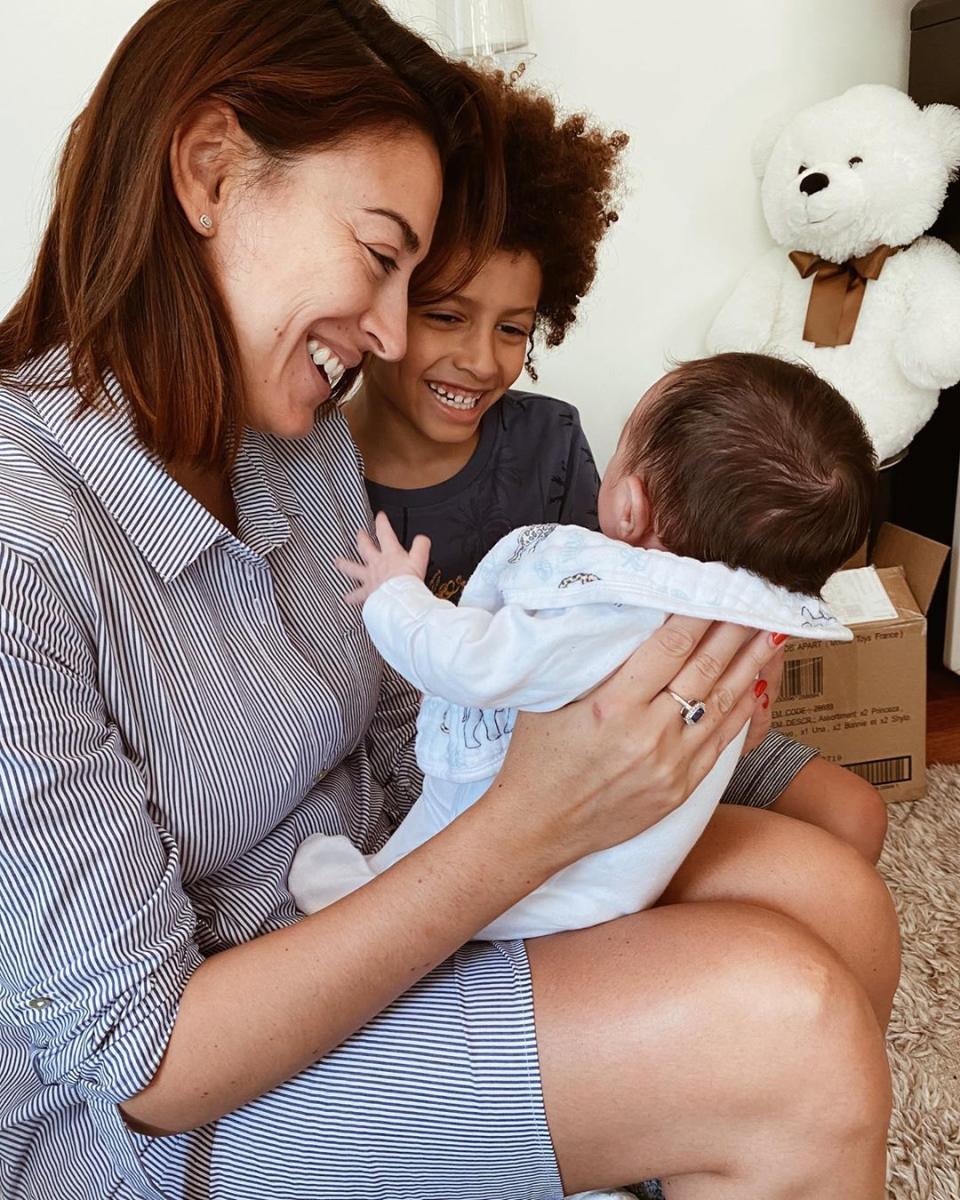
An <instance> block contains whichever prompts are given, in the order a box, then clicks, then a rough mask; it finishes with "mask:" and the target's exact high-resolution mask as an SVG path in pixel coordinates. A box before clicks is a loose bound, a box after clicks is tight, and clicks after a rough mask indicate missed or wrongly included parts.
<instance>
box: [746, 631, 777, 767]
mask: <svg viewBox="0 0 960 1200" xmlns="http://www.w3.org/2000/svg"><path fill="white" fill-rule="evenodd" d="M776 636H778V637H780V638H781V640H782V635H781V634H778V635H776ZM782 678H783V647H782V646H781V647H780V648H779V649H778V650H777V651H776V653H775V654H774V656H773V658H771V659H770V661H769V662H768V663H767V665H766V666H765V667H764V668H763V670H762V671H761V672H760V678H759V679H758V680H757V682H756V685H755V687H754V692H755V693H756V696H757V700H758V701H759V703H758V704H757V705H756V707H755V708H754V710H753V716H752V717H751V719H750V728H749V729H748V730H747V740H746V741H745V742H744V743H743V750H742V751H741V753H742V754H749V753H750V751H751V750H756V748H757V747H758V746H759V745H760V743H761V742H762V741H763V739H764V738H765V737H766V736H767V734H768V733H769V732H770V721H771V716H770V714H771V712H772V710H773V706H774V705H775V704H776V702H777V697H778V696H779V695H780V681H781V679H782Z"/></svg>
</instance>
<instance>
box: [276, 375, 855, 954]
mask: <svg viewBox="0 0 960 1200" xmlns="http://www.w3.org/2000/svg"><path fill="white" fill-rule="evenodd" d="M874 483H875V463H874V456H873V449H872V446H871V444H870V441H869V439H868V437H867V435H866V433H865V432H864V429H863V427H862V425H861V423H860V421H859V419H858V418H857V416H856V415H855V413H854V412H853V410H852V409H851V408H850V406H849V405H848V404H847V403H846V401H845V400H844V399H843V398H842V397H841V396H840V395H839V393H837V392H836V391H835V390H834V389H833V388H832V387H830V386H829V385H828V384H826V383H824V382H823V381H822V380H820V379H819V378H818V377H817V376H816V375H814V374H813V373H812V372H810V371H808V370H806V369H805V368H802V367H800V366H795V365H792V364H789V363H785V362H781V361H780V360H777V359H772V358H767V357H764V356H761V355H750V354H725V355H720V356H718V357H716V358H712V359H701V360H699V361H697V362H692V363H687V364H685V365H684V366H681V367H678V368H677V369H676V370H674V371H672V372H671V373H670V374H668V375H667V376H665V377H664V379H662V380H661V381H660V382H659V383H657V384H656V385H655V386H654V387H653V388H651V389H650V391H649V392H648V393H647V394H646V395H645V396H644V397H643V399H642V400H641V401H640V403H639V405H638V406H637V408H636V409H635V411H634V413H633V415H632V416H631V418H630V420H629V421H628V423H627V425H626V427H625V429H624V431H623V433H622V434H621V438H620V442H619V445H618V447H617V451H616V453H615V455H614V457H613V459H612V461H611V463H610V466H609V467H608V469H607V472H606V474H605V476H604V480H603V484H602V486H601V488H600V495H599V506H598V511H599V521H600V528H601V530H602V532H601V533H595V532H592V531H589V530H585V529H582V528H580V527H577V526H569V527H563V526H555V525H544V524H541V525H534V526H527V527H524V528H522V529H520V530H517V531H515V532H513V533H511V534H509V535H507V536H506V537H505V538H503V539H502V540H501V541H500V542H499V543H498V544H497V546H495V547H494V549H493V550H492V551H491V552H490V553H489V554H488V555H486V556H485V557H484V559H483V560H482V561H481V563H480V564H479V566H478V567H477V570H476V572H475V573H474V575H473V576H471V579H470V581H469V583H468V585H467V587H466V589H465V591H464V595H463V599H462V602H461V605H460V607H459V608H457V607H455V606H454V605H452V604H451V603H450V602H449V601H446V600H442V599H439V598H437V597H436V596H434V595H433V594H432V593H431V592H430V590H429V589H428V588H427V587H426V586H425V585H424V583H423V582H422V580H423V576H424V573H425V570H426V565H427V558H428V554H429V546H428V544H427V542H426V539H419V540H417V541H415V542H414V544H413V546H412V548H411V550H410V552H409V553H408V552H407V551H405V550H404V549H403V547H402V546H401V544H400V543H399V542H398V541H397V539H396V537H395V536H394V535H393V533H392V530H391V529H390V525H389V522H388V521H387V520H386V518H385V517H384V516H383V515H382V514H381V515H380V516H379V517H378V518H377V532H378V535H379V537H380V547H379V548H377V547H376V546H374V544H373V543H372V541H371V539H370V538H369V536H368V535H366V534H365V533H361V534H360V535H359V538H358V549H359V552H360V556H361V558H362V560H363V561H362V563H360V564H358V563H354V562H340V563H339V564H338V565H339V566H340V568H341V570H343V572H344V573H345V574H346V575H348V576H349V577H350V578H351V579H353V580H355V581H356V583H357V585H358V586H357V587H356V588H355V590H354V591H353V592H352V593H351V594H350V596H349V597H348V599H352V600H354V601H356V602H360V601H363V602H364V622H365V624H366V626H367V629H368V632H369V633H370V636H371V638H372V639H373V641H374V644H375V645H376V646H377V648H378V649H379V650H380V652H381V653H382V654H383V656H384V658H385V659H386V660H387V661H388V662H389V663H390V664H391V665H392V666H393V667H394V668H395V669H396V670H398V671H399V672H400V673H401V674H403V675H404V676H405V677H406V678H407V679H409V680H410V682H411V683H413V684H414V685H415V686H416V687H418V688H419V689H420V690H421V691H422V692H423V693H424V695H425V699H424V702H423V705H422V707H421V710H420V717H419V720H418V725H417V729H418V734H417V758H418V761H419V764H420V766H421V769H422V770H423V771H424V775H425V780H424V790H423V794H422V795H421V797H420V799H419V800H418V801H417V802H416V803H415V804H414V806H413V808H412V809H411V811H410V813H409V815H408V816H407V818H406V819H405V820H404V822H403V823H402V824H401V826H400V828H399V830H398V831H397V833H396V834H394V836H393V837H392V838H391V839H390V840H389V841H388V842H387V844H386V846H385V847H384V848H383V849H382V850H381V851H379V853H377V854H375V855H373V856H371V857H369V858H364V857H363V856H362V855H361V854H360V853H359V852H358V851H357V850H356V849H355V848H354V847H353V845H352V844H351V843H350V842H349V841H348V840H347V839H346V838H327V837H323V836H317V837H314V838H311V839H308V841H306V842H304V843H303V845H302V846H301V848H300V850H299V851H298V853H297V855H296V857H295V859H294V863H293V868H292V870H291V873H290V888H291V892H292V893H293V896H294V898H295V899H296V901H297V903H298V905H299V906H300V908H301V909H303V910H304V911H305V912H313V911H316V910H317V909H318V908H322V907H324V906H326V905H327V904H330V903H332V902H333V901H334V900H337V899H339V898H340V897H341V896H342V895H344V894H346V893H347V892H349V891H352V890H354V889H355V888H356V887H358V886H361V884H362V883H364V882H366V881H367V880H369V879H370V878H372V877H373V875H375V874H377V873H379V872H380V871H383V870H385V869H387V868H388V867H389V866H391V865H392V864H393V863H394V862H396V861H397V860H398V859H399V858H402V857H403V856H404V855H405V854H407V853H409V852H410V851H411V850H412V849H414V848H415V847H416V846H418V845H420V844H422V843H423V842H424V841H426V840H427V839H428V838H430V837H432V836H433V835H434V834H435V833H437V832H438V831H439V830H440V829H441V828H443V827H444V826H445V825H446V824H448V823H449V822H450V821H452V820H453V819H455V817H456V816H458V815H459V814H460V813H461V812H463V811H464V810H465V809H466V808H467V807H469V805H470V804H472V803H473V802H474V801H475V800H476V799H477V798H478V797H479V796H480V795H482V794H483V792H485V791H486V790H487V789H488V788H489V786H490V784H491V783H492V781H493V779H494V777H495V776H496V774H497V771H498V770H499V767H500V765H501V764H502V762H503V759H504V757H505V756H506V749H507V746H508V744H509V740H510V735H511V732H512V729H513V725H514V721H515V718H516V711H517V710H518V709H526V710H530V711H548V710H550V709H554V708H558V707H560V706H561V705H563V704H566V703H568V702H569V701H571V700H573V699H576V698H577V697H579V696H582V695H584V694H586V693H587V692H589V691H590V690H592V688H594V687H596V686H597V685H598V684H599V683H600V682H601V681H602V680H603V679H605V678H606V677H607V676H608V675H610V674H611V673H612V672H613V671H614V670H616V668H617V667H618V666H620V665H621V664H622V663H623V662H624V661H625V660H626V658H628V657H629V655H630V654H631V653H633V651H634V650H635V649H636V648H637V646H638V645H639V644H640V643H641V642H642V641H644V640H645V639H646V638H647V637H649V636H650V634H651V633H652V632H653V631H654V630H655V629H656V628H658V627H659V625H660V624H661V623H662V622H663V620H665V618H666V616H667V615H668V614H670V613H682V614H686V615H691V616H699V617H709V618H712V619H717V620H727V621H734V622H737V623H739V624H742V625H746V626H749V627H751V628H758V629H768V630H771V631H779V632H778V636H783V635H784V634H788V633H789V634H796V635H799V636H804V635H807V636H810V635H813V636H816V637H818V638H831V639H840V640H849V638H850V637H851V635H850V633H849V631H847V630H845V629H844V628H843V627H842V626H840V625H839V623H838V622H837V620H836V618H834V617H833V616H832V615H831V614H830V613H829V612H828V611H827V610H826V609H825V607H824V606H823V604H822V602H821V601H820V599H819V598H818V597H819V593H820V590H821V588H822V587H823V584H824V583H825V582H826V580H827V578H828V577H829V576H830V575H831V574H832V573H833V572H834V571H835V570H837V569H838V568H839V567H840V566H842V564H843V563H844V562H845V561H846V560H847V559H848V558H849V556H850V555H851V554H852V553H853V551H854V550H855V549H856V548H857V547H858V546H859V545H860V544H861V543H862V541H863V539H864V537H865V536H866V530H867V525H868V522H869V516H870V511H871V504H872V498H873V489H874ZM669 695H670V700H671V701H672V702H673V703H676V704H677V706H678V719H682V720H684V721H685V722H686V723H688V724H691V723H694V722H695V721H696V720H698V719H699V717H700V716H702V714H703V711H704V706H705V705H709V704H711V703H717V702H718V700H715V699H712V698H711V697H709V696H707V697H681V696H677V695H674V694H673V693H670V694H669ZM745 733H746V730H744V733H743V735H741V737H740V738H739V739H738V740H735V741H734V742H733V743H732V744H731V745H730V746H729V747H728V748H727V750H726V751H725V752H724V754H723V755H722V756H721V758H720V761H719V762H718V763H717V765H716V766H715V767H714V769H713V770H712V771H711V772H710V774H709V775H708V776H707V778H706V779H705V780H704V781H703V783H702V784H701V785H700V786H699V787H698V788H697V789H696V790H695V791H694V793H693V794H692V795H691V796H690V797H689V798H688V799H687V801H686V802H685V803H684V804H682V805H681V806H680V807H679V808H678V809H676V810H675V811H674V812H672V813H671V814H669V816H667V817H665V818H664V819H663V820H662V821H660V822H658V823H657V824H656V825H654V826H652V827H651V828H650V829H648V830H646V831H645V832H644V833H642V834H640V835H639V836H638V837H635V838H632V839H630V840H629V841H627V842H625V843H623V844H622V845H619V846H614V847H612V848H611V849H609V850H605V851H603V852H602V853H600V854H595V855H591V856H590V857H588V858H586V859H583V860H581V861H580V862H579V863H574V864H573V865H572V866H570V867H568V868H566V869H565V870H564V871H561V872H560V873H559V874H558V875H556V876H554V877H553V878H552V879H551V880H548V881H547V883H546V884H544V885H543V886H542V887H540V888H538V889H537V890H536V891H534V892H533V893H531V894H530V895H529V896H527V897H526V898H525V899H523V900H522V901H520V902H519V903H518V904H516V905H515V906H514V907H513V908H512V909H510V910H509V911H508V912H506V913H504V914H503V915H502V916H501V917H499V918H498V919H497V920H496V921H494V922H493V923H492V924H491V925H489V926H487V928H486V929H484V930H482V931H481V932H480V934H478V935H477V936H478V938H481V939H484V938H490V939H499V938H523V937H535V936H539V935H542V934H545V933H552V932H559V931H561V930H564V929H575V928H582V927H584V926H587V925H593V924H598V923H600V922H602V921H608V920H611V919H613V918H614V917H617V916H622V915H624V914H625V913H628V912H635V911H637V910H638V909H640V908H644V907H647V906H648V905H650V904H652V903H654V902H655V901H656V899H657V898H658V897H659V895H660V893H661V892H662V891H663V889H664V888H665V887H666V885H667V883H668V882H669V881H670V879H671V878H672V876H673V874H674V872H675V871H676V869H677V867H678V866H679V865H680V863H681V862H682V861H683V859H684V858H685V857H686V855H687V854H688V852H689V851H690V849H691V848H692V846H693V845H694V843H695V842H696V840H697V839H698V838H699V836H700V834H701V833H702V832H703V829H704V827H705V826H706V823H707V821H708V820H709V818H710V816H711V815H712V813H713V811H714V809H715V807H716V805H717V803H718V802H719V800H720V796H721V795H722V793H723V790H724V788H725V787H726V785H727V783H728V782H729V779H730V776H731V774H732V773H733V769H734V767H735V765H736V761H737V758H738V755H739V752H740V749H741V746H742V743H743V737H744V736H745Z"/></svg>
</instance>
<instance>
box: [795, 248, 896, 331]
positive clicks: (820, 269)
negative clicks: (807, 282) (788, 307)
mask: <svg viewBox="0 0 960 1200" xmlns="http://www.w3.org/2000/svg"><path fill="white" fill-rule="evenodd" d="M900 249H902V247H900V246H877V248H876V249H875V250H871V251H870V253H869V254H864V255H863V256H862V257H861V258H851V259H848V260H847V261H846V262H845V263H833V262H828V261H827V260H826V259H825V258H818V257H817V255H816V254H808V253H807V252H806V251H804V250H793V251H791V253H790V261H791V262H792V263H793V265H794V266H795V267H796V268H797V270H798V271H799V272H800V277H801V278H802V279H809V278H810V276H811V275H814V276H815V278H814V281H813V287H812V288H811V289H810V300H809V301H808V303H807V319H806V321H805V322H804V326H803V340H804V341H805V342H813V343H814V345H815V346H849V345H850V342H851V341H852V340H853V331H854V329H856V326H857V317H858V316H859V315H860V305H861V304H862V303H863V294H864V292H865V291H866V290H867V281H868V280H870V279H879V278H880V272H881V271H882V270H883V264H884V263H885V262H886V261H887V259H888V258H889V257H890V255H891V254H896V253H897V251H898V250H900Z"/></svg>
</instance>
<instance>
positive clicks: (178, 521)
mask: <svg viewBox="0 0 960 1200" xmlns="http://www.w3.org/2000/svg"><path fill="white" fill-rule="evenodd" d="M39 369H40V370H42V371H43V373H44V377H49V375H50V373H51V372H59V375H60V376H61V377H62V376H63V375H65V373H66V358H65V355H64V354H63V352H55V353H53V354H51V355H49V356H47V358H46V359H45V360H43V361H42V362H41V363H40V364H39ZM22 383H23V379H22V378H21V379H19V380H18V379H14V380H13V381H9V382H8V383H7V384H5V385H4V386H3V387H0V1196H2V1197H3V1200H133V1198H135V1197H136V1198H141V1200H208V1198H217V1200H245V1198H247V1197H250V1198H251V1200H252V1198H254V1197H256V1198H257V1200H264V1198H268V1197H282V1198H284V1200H294V1198H306V1197H311V1198H317V1200H328V1198H329V1200H353V1198H357V1200H359V1198H361V1197H363V1198H364V1200H366V1198H371V1197H374V1198H378V1200H380V1198H382V1200H403V1198H405V1197H410V1198H411V1200H412V1198H414V1197H416V1200H431V1198H434V1197H435V1198H437V1200H440V1198H441V1197H442V1198H443V1200H448V1198H449V1197H452V1196H458V1197H469V1198H471V1200H485V1198H487V1197H489V1198H490V1200H521V1198H535V1200H557V1198H559V1197H560V1196H561V1194H562V1190H561V1185H560V1180H559V1176H558V1172H557V1167H556V1160H555V1157H554V1152H553V1147H552V1144H551V1141H550V1135H549V1131H548V1129H547V1124H546V1119H545V1116H544V1110H543V1099H542V1094H541V1088H540V1077H539V1069H538V1060H537V1047H536V1038H535V1030H534V1022H533V1008H532V995H531V987H530V978H529V971H528V965H527V960H526V955H525V952H524V948H523V945H522V943H519V942H508V943H494V944H482V943H471V944H469V945H467V946H466V947H464V948H463V949H462V950H461V951H459V952H458V953H457V954H456V955H454V956H453V957H452V958H451V959H449V960H448V961H447V962H445V963H443V964H442V965H441V966H440V967H439V968H437V969H436V970H435V971H433V972H432V973H431V974H430V975H428V976H427V977H426V978H425V979H423V980H422V981H421V982H420V983H419V984H417V985H416V986H415V987H413V988H411V989H410V991H408V992H407V993H405V994H404V995H403V996H401V997H400V999H399V1000H397V1001H396V1002H395V1003H394V1004H393V1005H391V1006H390V1007H389V1008H388V1009H386V1010H385V1011H384V1012H383V1013H381V1014H380V1015H379V1016H378V1017H377V1018H375V1019H374V1020H373V1021H371V1022H370V1023H369V1024H368V1025H367V1026H365V1027H364V1028H362V1029H361V1030H359V1031H358V1032H357V1033H356V1034H354V1035H353V1036H352V1037H351V1038H349V1039H348V1040H347V1041H346V1042H344V1043H343V1044H342V1045H341V1046H340V1047H339V1048H338V1049H336V1050H335V1051H333V1052H331V1053H330V1054H328V1055H327V1056H326V1057H325V1058H324V1059H322V1060H321V1061H320V1062H318V1063H316V1064H315V1065H314V1066H313V1067H311V1068H310V1069H308V1070H307V1071H304V1072H303V1073H302V1074H301V1075H299V1076H297V1077H295V1078H294V1079H292V1080H290V1081H289V1082H288V1083H286V1084H284V1085H283V1086H281V1087H279V1088H277V1089H275V1090H274V1091H272V1092H270V1093H268V1094H267V1095H265V1096H263V1097H261V1098H260V1099H258V1100H256V1101H254V1102H252V1103H251V1104H248V1105H246V1106H245V1107H244V1108H242V1109H239V1110H238V1111H236V1112H234V1113H231V1114H229V1115H228V1116H226V1117H224V1118H222V1119H221V1120H219V1121H217V1122H216V1123H214V1124H211V1125H209V1126H206V1127H204V1128H202V1129H199V1130H196V1131H194V1132H191V1133H188V1134H183V1135H178V1136H174V1137H168V1138H158V1139H153V1138H149V1137H145V1136H141V1135H139V1134H136V1133H133V1132H131V1131H130V1130H129V1129H128V1128H127V1127H126V1125H125V1124H124V1122H123V1121H122V1119H121V1117H120V1113H119V1109H118V1104H120V1103H121V1102H122V1101H124V1100H126V1099H128V1098H129V1097H131V1096H133V1095H135V1094H136V1093H137V1092H138V1091H140V1090H141V1089H142V1088H143V1087H145V1086H146V1084H147V1083H148V1082H149V1081H150V1079H151V1078H152V1077H153V1075H154V1073H155V1071H156V1069H157V1066H158V1064H159V1062H160V1059H161V1057H162V1055H163V1051H164V1047H165V1044H166V1042H167V1040H168V1038H169V1035H170V1031H171V1028H172V1026H173V1023H174V1020H175V1017H176V1013H177V1005H178V1001H179V997H180V995H181V992H182V990H183V988H184V985H185V983H186V981H187V980H188V979H189V977H190V975H191V973H192V972H193V971H194V970H195V969H196V968H197V966H198V965H199V964H200V963H201V962H202V961H203V960H204V958H205V957H207V956H208V955H212V954H216V953H217V952H218V951H220V950H223V949H225V948H227V947H230V946H234V945H237V944H240V943H243V942H246V941H248V940H249V939H251V938H254V937H257V936H259V935H260V934H263V933H267V932H269V931H271V930H275V929H278V928H281V927H283V926H286V925H289V924H290V923H292V922H295V921H297V920H298V919H300V918H299V913H298V912H297V910H296V908H295V907H294V904H293V902H292V900H291V897H290V895H289V892H288V890H287V886H286V880H287V872H288V870H289V866H290V861H291V858H292V856H293V853H294V851H295V850H296V848H297V846H298V845H299V844H300V842H301V841H302V840H303V839H304V838H306V837H308V836H310V835H311V834H314V833H317V832H323V833H327V834H345V835H346V836H348V837H350V838H351V839H352V840H353V841H354V842H355V843H356V845H357V846H358V847H360V848H362V849H363V850H364V852H373V851H375V850H376V849H378V848H379V847H380V846H381V845H382V844H383V842H384V841H385V840H386V838H387V837H388V836H389V834H390V832H391V831H392V830H393V829H394V828H395V827H396V825H397V823H398V822H399V820H400V819H401V818H402V816H403V814H404V813H405V811H406V810H407V808H408V807H409V806H410V804H411V803H412V801H413V800H414V799H415V798H416V795H417V794H418V791H419V787H420V777H419V775H418V773H417V770H416V766H415V764H414V760H413V741H412V736H413V729H414V718H415V714H416V709H417V702H418V698H417V696H416V695H415V693H414V692H413V691H412V689H411V688H410V687H409V686H408V685H407V684H406V683H404V682H403V681H402V680H401V679H399V678H398V677H397V676H396V675H394V674H393V673H392V672H390V671H389V670H387V669H385V668H384V666H383V664H382V663H381V661H380V659H379V658H378V657H377V656H376V654H375V653H374V652H373V650H372V648H371V646H370V643H369V641H368V639H367V636H366V634H365V632H364V629H363V625H362V621H361V619H360V614H359V612H358V611H357V610H356V609H354V608H350V607H348V606H346V605H344V604H343V602H342V597H343V594H344V592H345V590H346V589H347V586H348V585H347V583H346V581H345V580H343V579H342V578H341V577H340V576H339V574H338V573H337V572H336V571H335V569H334V567H333V558H334V555H336V554H348V553H350V552H351V550H352V546H353V537H354V533H355V531H356V529H357V528H359V527H360V526H362V525H364V524H366V522H367V519H368V517H367V507H366V498H365V493H364V487H363V481H362V478H361V473H360V464H359V462H358V459H357V455H356V451H355V449H354V447H353V444H352V442H351V440H350V437H349V434H348V431H347V428H346V425H345V423H344V421H343V420H342V418H341V417H340V415H339V414H337V413H335V412H328V413H326V414H324V415H323V416H322V417H321V418H320V420H319V421H318V424H317V426H316V428H315V430H314V432H313V433H312V434H311V435H310V436H309V437H308V438H305V439H303V440H302V441H283V440H281V439H275V438H270V437H267V436H265V435H261V434H257V433H248V434H247V435H246V436H245V437H244V440H243V444H242V447H241V450H240V454H239V457H238V461H237V463H236V467H235V470H234V476H233V487H234V494H235V500H236V505H237V511H238V518H239V536H236V537H235V536H234V535H233V534H231V533H230V532H229V531H228V530H226V529H225V528H224V527H223V526H222V525H221V524H220V523H219V522H217V521H216V520H215V519H214V518H213V517H212V516H211V515H210V514H209V513H208V512H207V511H206V510H205V509H204V508H203V507H202V506H201V505H199V504H198V503H197V502H196V501H195V500H194V499H193V498H192V497H191V496H190V495H188V494H187V493H186V492H185V491H184V490H183V489H182V488H180V487H179V486H178V485H177V484H176V483H175V482H174V481H173V480H172V479H171V478H170V476H169V475H168V474H167V473H166V472H165V471H164V470H163V468H162V466H161V465H160V463H159V462H158V461H157V460H156V459H155V458H153V457H152V456H151V455H149V454H148V453H146V452H145V451H144V450H143V448H142V447H141V446H140V445H139V443H138V441H137V439H136V438H135V436H134V433H133V431H132V428H131V425H130V422H129V419H128V417H127V415H126V414H125V412H124V410H123V406H122V401H121V397H120V396H119V394H118V391H117V389H116V387H115V386H111V387H110V389H109V390H110V393H111V396H112V398H113V400H114V401H115V402H116V406H115V407H112V408H107V407H104V408H103V409H102V410H97V411H93V412H88V413H86V414H85V415H83V416H82V417H80V418H76V416H75V408H76V403H77V396H76V394H75V393H73V392H71V391H70V390H69V389H68V388H52V387H47V388H44V389H42V390H28V389H27V388H25V387H24V386H22Z"/></svg>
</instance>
